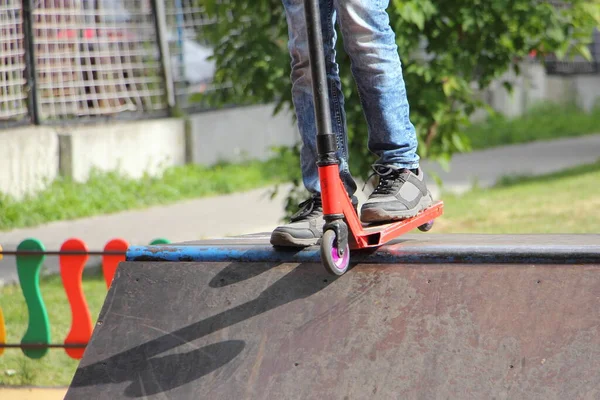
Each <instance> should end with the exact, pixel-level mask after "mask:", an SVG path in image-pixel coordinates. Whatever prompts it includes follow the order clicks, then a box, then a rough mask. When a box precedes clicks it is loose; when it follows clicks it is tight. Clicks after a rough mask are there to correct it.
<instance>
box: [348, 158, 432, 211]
mask: <svg viewBox="0 0 600 400" xmlns="http://www.w3.org/2000/svg"><path fill="white" fill-rule="evenodd" d="M374 170H375V173H376V174H377V175H379V183H378V185H377V187H376V188H375V190H373V193H371V195H370V196H369V199H368V200H367V201H366V202H365V203H364V204H363V206H362V208H361V214H360V220H361V221H362V222H366V223H370V222H390V221H397V220H402V219H407V218H410V217H414V216H415V215H417V214H418V213H419V212H420V211H422V210H424V209H426V208H427V207H430V206H431V205H432V204H433V198H432V196H431V193H430V192H429V190H428V189H427V186H426V185H425V182H424V180H423V177H424V175H423V172H422V171H421V169H420V168H419V169H417V171H416V172H417V173H416V174H415V173H413V172H412V171H411V170H409V169H404V168H403V169H396V168H392V167H384V166H376V167H374Z"/></svg>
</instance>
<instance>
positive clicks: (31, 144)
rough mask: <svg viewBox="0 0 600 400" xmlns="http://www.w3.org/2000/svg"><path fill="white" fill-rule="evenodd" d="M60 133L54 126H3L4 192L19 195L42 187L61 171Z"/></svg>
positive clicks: (0, 188) (0, 175)
mask: <svg viewBox="0 0 600 400" xmlns="http://www.w3.org/2000/svg"><path fill="white" fill-rule="evenodd" d="M58 164H59V152H58V137H57V135H56V133H55V132H54V131H53V130H52V129H51V128H46V127H27V128H16V129H10V130H5V131H1V130H0V192H2V193H6V194H9V195H11V196H14V197H16V198H22V197H23V196H25V195H26V194H28V193H34V192H36V191H38V190H42V189H44V188H45V187H46V185H47V184H48V183H50V182H52V181H53V180H54V179H56V177H57V175H58Z"/></svg>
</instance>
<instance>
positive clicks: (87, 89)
mask: <svg viewBox="0 0 600 400" xmlns="http://www.w3.org/2000/svg"><path fill="white" fill-rule="evenodd" d="M388 11H389V13H390V23H391V25H392V27H393V28H394V29H395V31H396V34H397V43H398V46H399V52H400V54H401V58H402V61H403V72H404V76H405V80H406V84H407V90H408V95H409V101H410V104H411V118H412V120H413V122H414V124H415V125H416V126H417V131H418V134H419V140H420V147H419V153H420V155H421V157H422V160H423V165H424V168H425V170H426V172H427V174H428V177H429V179H430V182H431V186H432V188H433V190H434V192H435V193H434V194H435V195H436V197H438V198H442V197H443V198H447V199H448V202H449V203H448V208H447V209H448V211H447V215H446V217H445V218H443V219H442V220H441V223H440V231H444V232H445V231H452V232H455V231H481V232H484V231H489V230H493V231H495V230H498V229H501V230H503V231H510V232H512V231H514V232H520V231H524V230H525V231H530V230H534V231H537V230H541V231H544V232H548V231H555V230H576V231H580V230H585V231H595V230H597V229H598V227H599V226H598V223H597V222H593V223H592V222H590V221H595V220H594V218H590V217H591V216H594V217H595V216H597V211H596V210H597V209H598V207H597V206H598V201H599V200H598V198H599V192H598V190H597V187H598V186H599V185H593V184H591V182H595V181H596V180H597V178H598V177H599V175H598V162H597V160H598V158H599V157H600V156H599V155H598V154H599V153H600V152H599V150H600V147H599V144H598V140H599V139H598V136H597V135H595V134H597V133H599V132H600V108H599V107H598V104H599V103H598V100H599V98H600V31H599V29H598V26H599V24H600V22H599V19H600V17H599V15H600V13H599V11H598V4H597V2H592V1H579V0H574V1H565V2H556V1H551V2H537V3H536V4H535V5H534V3H533V2H530V1H525V0H519V1H504V0H498V1H489V2H482V3H476V4H475V5H473V3H472V2H467V1H438V2H421V1H406V2H404V3H395V2H394V3H393V4H392V5H390V6H389V9H388ZM337 50H338V54H337V58H338V62H339V64H340V69H341V78H342V84H343V90H344V93H345V95H346V109H347V114H348V117H347V118H348V130H349V136H350V147H351V156H350V162H351V169H352V172H353V173H354V175H355V176H356V177H357V179H358V180H361V183H362V181H364V180H365V179H366V178H367V177H368V175H369V174H370V172H371V171H370V163H371V162H372V161H373V155H372V154H370V153H369V152H368V150H367V149H366V137H367V134H366V125H365V123H364V118H363V116H362V111H361V109H360V102H359V100H358V97H357V94H356V87H355V85H354V82H353V81H352V76H351V72H350V61H349V58H348V57H347V55H346V54H345V53H344V47H343V38H342V37H341V36H340V37H339V40H338V43H337ZM289 73H290V67H289V54H288V52H287V26H286V21H285V16H284V11H283V6H282V5H281V3H280V1H278V0H261V1H256V2H252V4H250V3H248V2H243V1H237V0H228V1H214V0H23V1H22V0H2V1H1V2H0V192H1V195H0V196H1V197H0V205H1V206H0V229H1V230H3V231H5V232H9V231H11V230H13V229H21V228H26V227H34V226H41V225H43V224H47V223H50V222H54V221H64V220H76V219H80V218H84V217H91V216H100V215H108V214H113V213H115V212H124V211H131V210H142V209H146V208H147V207H149V206H159V205H163V206H166V205H174V204H176V203H178V202H180V201H183V200H186V201H191V200H198V199H208V198H209V197H211V198H213V197H214V196H221V195H229V196H231V195H232V194H234V193H245V192H247V193H256V192H253V190H258V189H263V191H262V192H261V193H264V192H265V191H266V192H267V195H269V196H272V199H266V200H265V196H258V195H255V196H254V197H252V196H251V194H248V196H249V197H248V196H246V197H244V196H241V195H240V197H235V201H236V202H237V203H239V204H240V207H241V208H240V207H233V208H238V209H240V210H243V213H239V214H235V215H233V216H232V217H231V220H232V221H231V222H230V223H227V222H223V224H227V225H226V228H224V229H222V230H220V229H218V228H214V229H216V230H210V229H206V230H204V231H201V232H200V231H199V230H201V228H199V227H196V229H198V230H197V231H191V230H183V231H182V230H181V229H178V231H177V232H182V235H183V234H185V235H191V237H190V236H188V237H187V239H195V238H197V237H204V236H207V235H215V236H218V235H225V234H237V233H244V232H249V231H255V230H260V229H263V230H268V229H270V228H272V227H273V226H275V225H276V224H277V223H279V222H280V221H281V220H282V218H283V217H285V215H287V214H289V213H290V212H292V211H293V210H294V208H295V206H296V205H297V203H298V202H300V201H301V200H302V199H303V196H304V195H305V194H304V193H303V190H302V186H301V179H300V174H299V167H298V165H299V164H298V149H299V142H298V141H299V136H298V133H297V130H296V127H295V125H294V112H293V108H292V107H291V100H290V82H289ZM584 177H589V179H590V180H588V181H585V182H587V184H586V183H583V182H582V186H581V187H580V188H579V187H571V186H570V185H572V184H574V183H573V182H574V181H575V180H576V178H581V179H583V178H584ZM553 185H556V186H553ZM361 187H362V185H361ZM519 188H522V190H524V192H522V193H521V192H518V193H517V194H515V195H514V197H510V196H509V193H512V192H511V191H516V190H517V189H519ZM368 189H369V185H367V186H366V187H365V190H366V191H368ZM575 194H577V195H575ZM361 195H362V194H361ZM561 196H564V197H561ZM228 198H231V197H228ZM206 201H209V200H206ZM232 201H233V200H232ZM503 201H504V202H503ZM220 203H221V204H224V203H223V202H220ZM206 207H214V205H212V204H211V203H203V202H199V203H197V206H196V207H194V209H205V208H206ZM507 208H509V209H512V211H513V212H512V213H508V214H502V216H500V217H499V221H494V220H493V218H492V215H498V214H501V213H500V211H499V210H502V212H504V213H506V212H508V211H507ZM165 210H168V211H165V212H166V214H165V215H172V221H171V225H174V226H178V227H179V226H180V225H181V224H186V223H187V219H188V218H189V210H187V211H185V212H184V211H179V210H177V209H176V208H170V209H165ZM231 212H232V211H231V209H229V210H223V212H222V213H220V214H219V215H220V218H223V219H224V218H225V217H224V216H226V215H228V214H230V213H231ZM478 213H479V214H478ZM249 214H252V215H254V216H256V220H254V221H252V222H248V223H245V222H243V220H244V219H245V218H250V215H249ZM577 214H581V215H580V216H579V218H580V219H577V218H576V217H574V215H577ZM178 215H182V217H181V218H182V219H181V220H178V219H177V216H178ZM212 215H217V214H214V213H213V214H212ZM198 218H200V217H198ZM260 218H263V219H262V220H261V219H260ZM570 220H572V221H573V222H568V221H570ZM597 220H600V218H597ZM178 221H181V222H178ZM486 221H487V222H486ZM517 221H520V222H517ZM557 221H560V222H557ZM164 224H165V225H169V222H168V219H167V220H166V222H165V223H164ZM208 225H212V226H214V225H215V224H208ZM238 226H239V227H242V226H243V228H240V229H236V227H238ZM211 229H213V228H211ZM178 237H179V236H178ZM145 239H146V238H144V240H145ZM140 240H141V239H140Z"/></svg>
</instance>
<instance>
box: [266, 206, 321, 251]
mask: <svg viewBox="0 0 600 400" xmlns="http://www.w3.org/2000/svg"><path fill="white" fill-rule="evenodd" d="M299 207H300V210H299V211H298V212H297V213H296V214H294V215H293V216H292V218H291V220H290V223H289V224H286V225H282V226H279V227H277V228H275V230H274V231H273V232H272V233H271V244H272V245H273V246H291V247H306V246H312V245H315V244H317V243H319V240H320V239H321V236H323V225H325V220H324V219H323V204H322V203H321V196H319V195H316V196H313V197H311V198H310V199H308V200H306V201H304V202H302V203H300V205H299Z"/></svg>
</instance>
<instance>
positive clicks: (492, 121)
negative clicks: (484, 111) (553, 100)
mask: <svg viewBox="0 0 600 400" xmlns="http://www.w3.org/2000/svg"><path fill="white" fill-rule="evenodd" d="M590 133H600V106H599V107H596V108H595V109H594V110H592V111H591V112H585V111H583V110H581V109H579V108H578V107H577V106H575V105H569V104H567V105H556V104H540V105H537V106H535V107H533V108H532V109H530V110H529V111H528V112H527V113H525V114H524V115H523V116H521V117H519V118H513V119H508V118H505V117H502V116H497V117H494V118H489V119H488V120H487V121H485V122H480V123H477V124H473V125H472V126H470V127H468V128H467V129H466V130H465V134H466V135H467V137H468V138H469V140H470V142H471V146H472V148H473V150H480V149H485V148H490V147H496V146H502V145H508V144H519V143H527V142H532V141H536V140H549V139H557V138H564V137H577V136H582V135H587V134H590Z"/></svg>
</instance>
